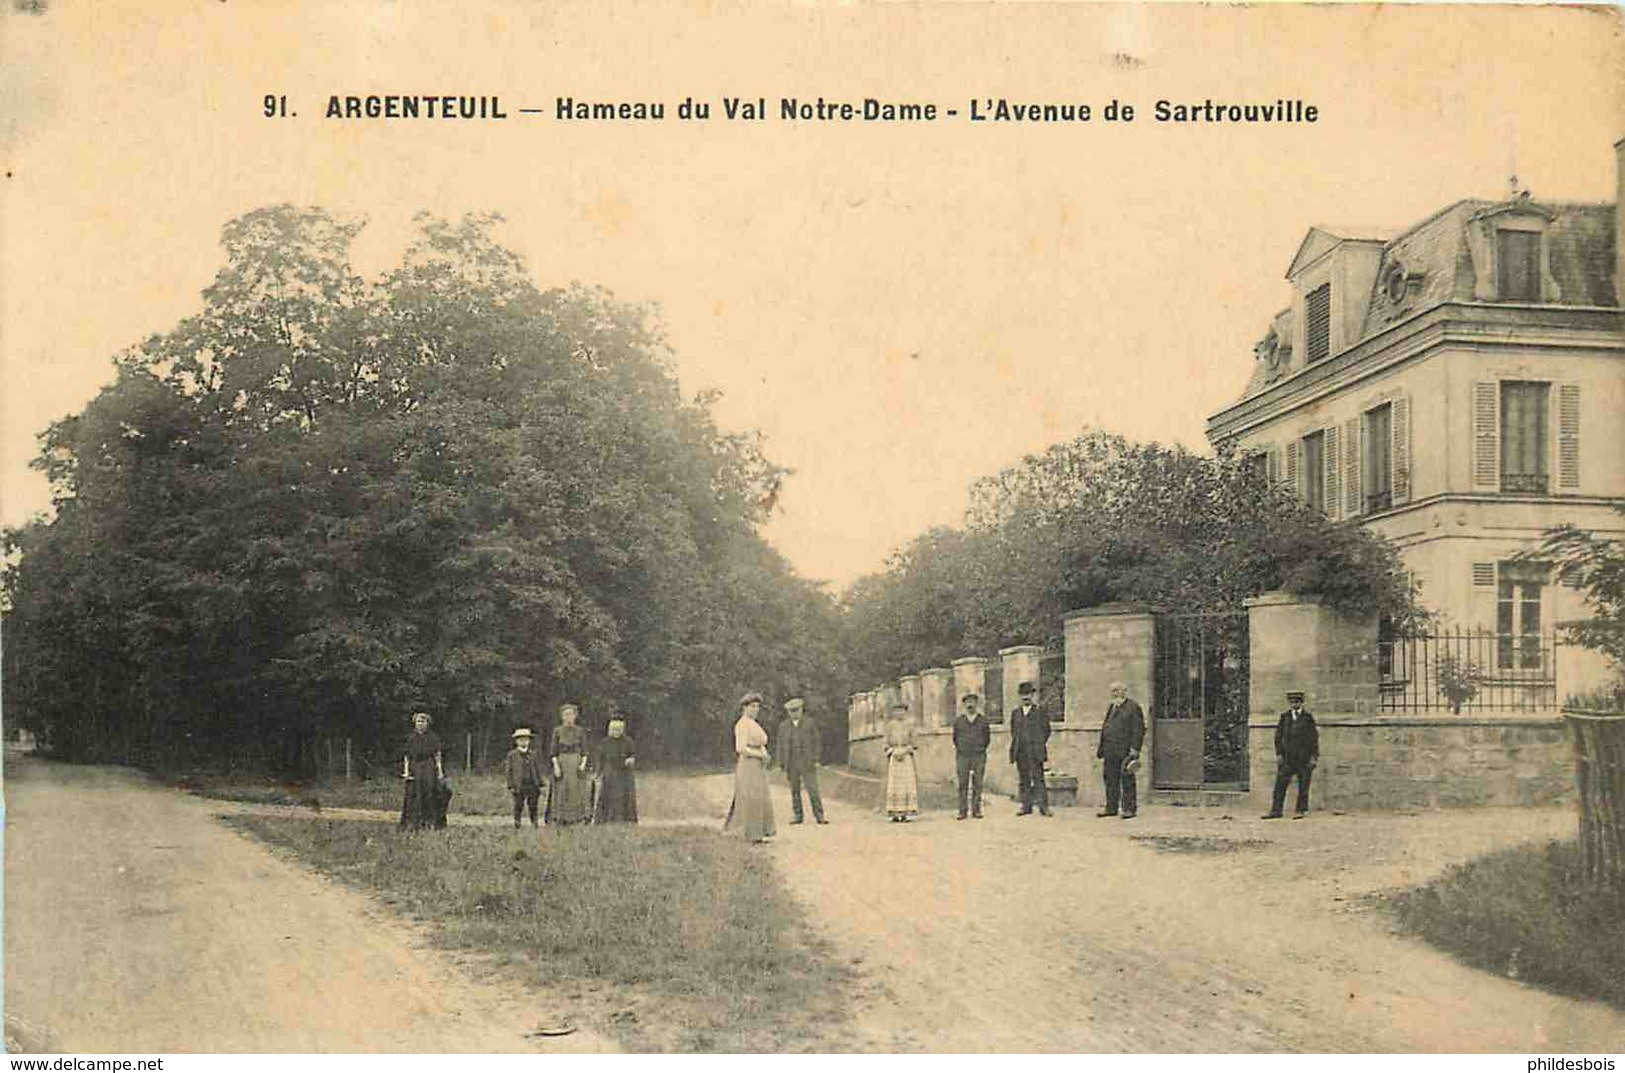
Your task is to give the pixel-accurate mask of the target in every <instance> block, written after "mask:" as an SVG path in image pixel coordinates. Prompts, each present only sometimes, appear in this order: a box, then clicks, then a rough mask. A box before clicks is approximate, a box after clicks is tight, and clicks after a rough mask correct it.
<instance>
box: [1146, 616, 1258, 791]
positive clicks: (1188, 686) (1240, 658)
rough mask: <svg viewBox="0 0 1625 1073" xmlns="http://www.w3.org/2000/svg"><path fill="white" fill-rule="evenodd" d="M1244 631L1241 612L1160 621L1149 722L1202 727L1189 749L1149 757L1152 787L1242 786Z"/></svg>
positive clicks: (1244, 777) (1161, 618) (1247, 633)
mask: <svg viewBox="0 0 1625 1073" xmlns="http://www.w3.org/2000/svg"><path fill="white" fill-rule="evenodd" d="M1248 626H1249V624H1248V617H1247V613H1246V612H1245V611H1228V612H1211V613H1188V614H1178V615H1159V616H1158V617H1157V627H1156V629H1157V648H1156V662H1155V676H1156V678H1155V685H1156V694H1155V696H1154V697H1153V698H1152V704H1153V712H1154V715H1153V718H1155V719H1157V720H1165V721H1168V722H1181V721H1187V720H1188V721H1190V722H1192V723H1196V722H1197V721H1200V722H1199V725H1200V737H1199V739H1198V738H1197V737H1196V736H1195V735H1196V731H1195V730H1194V729H1193V730H1192V731H1190V735H1191V743H1190V747H1189V748H1184V749H1180V750H1175V751H1169V750H1164V751H1163V754H1162V755H1161V756H1160V757H1158V756H1153V769H1154V770H1153V772H1152V776H1153V781H1154V782H1155V783H1156V784H1157V785H1168V786H1172V785H1217V784H1233V785H1245V784H1246V782H1247V777H1248V770H1247V768H1248V763H1247V709H1248V689H1249V682H1250V667H1249V663H1250V655H1251V646H1250V639H1249V638H1250V631H1249V628H1248ZM1181 736H1183V735H1181ZM1198 740H1199V741H1200V744H1199V745H1197V744H1195V743H1196V742H1197V741H1198ZM1176 752H1177V754H1178V755H1175V753H1176ZM1159 768H1160V770H1158V769H1159Z"/></svg>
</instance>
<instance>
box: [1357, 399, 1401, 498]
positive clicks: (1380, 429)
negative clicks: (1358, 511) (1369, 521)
mask: <svg viewBox="0 0 1625 1073" xmlns="http://www.w3.org/2000/svg"><path fill="white" fill-rule="evenodd" d="M1393 432H1394V408H1393V406H1392V405H1390V404H1388V403H1384V404H1382V405H1381V406H1379V407H1377V408H1376V409H1375V410H1367V411H1366V412H1365V473H1364V477H1365V509H1366V510H1367V511H1368V512H1369V511H1374V510H1387V509H1388V508H1389V507H1391V506H1393V505H1394V484H1393V478H1394V469H1393V458H1394V456H1393V448H1394V442H1393Z"/></svg>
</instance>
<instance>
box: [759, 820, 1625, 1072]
mask: <svg viewBox="0 0 1625 1073" xmlns="http://www.w3.org/2000/svg"><path fill="white" fill-rule="evenodd" d="M776 803H777V804H778V806H779V809H778V816H779V822H780V824H781V828H780V837H779V839H778V840H777V841H776V843H775V844H774V845H773V847H772V850H771V851H772V852H773V854H774V856H775V857H776V859H777V861H778V863H779V864H780V865H781V866H782V870H783V872H784V874H785V875H786V876H787V877H788V878H789V880H790V882H791V885H792V887H793V888H794V890H795V891H796V892H797V894H798V895H799V896H800V897H801V898H802V900H803V901H804V902H805V903H806V904H807V905H808V906H809V907H812V908H813V909H814V911H815V913H816V915H817V918H818V919H819V921H820V923H821V925H822V927H823V929H824V931H825V932H826V934H828V935H829V936H830V937H831V938H832V939H833V940H834V941H835V943H836V946H837V947H838V949H839V950H840V952H841V953H842V954H844V955H846V956H848V957H850V958H862V969H863V972H864V975H865V977H866V979H867V980H868V982H869V984H870V990H869V993H868V994H867V995H866V996H865V997H864V998H863V999H862V1001H861V1003H860V1008H859V1010H858V1013H857V1025H856V1029H857V1031H858V1033H859V1035H860V1039H861V1044H860V1045H861V1046H862V1047H864V1048H865V1049H885V1050H916V1049H919V1050H928V1051H1000V1052H1011V1051H1130V1052H1189V1051H1223V1052H1235V1051H1375V1052H1396V1051H1397V1052H1412V1051H1433V1052H1438V1051H1475V1052H1484V1051H1511V1052H1546V1051H1555V1052H1583V1051H1593V1052H1595V1051H1599V1050H1602V1051H1618V1050H1620V1049H1621V1048H1625V1013H1621V1012H1619V1011H1615V1010H1612V1009H1609V1008H1608V1007H1606V1006H1603V1005H1601V1004H1598V1003H1587V1002H1578V1001H1573V1000H1569V999H1563V998H1558V997H1555V996H1552V995H1549V994H1547V993H1545V992H1543V991H1540V990H1538V989H1536V988H1533V987H1529V986H1525V985H1522V984H1520V983H1518V982H1516V981H1514V980H1510V979H1504V978H1500V977H1497V976H1494V975H1491V974H1488V973H1484V972H1480V971H1476V970H1473V969H1470V968H1467V967H1465V966H1463V965H1460V964H1458V963H1457V962H1455V961H1453V960H1452V959H1450V958H1449V957H1448V956H1446V955H1444V954H1441V953H1438V952H1437V951H1435V950H1433V949H1431V948H1429V947H1427V946H1424V945H1422V944H1421V943H1418V942H1415V941H1413V940H1411V939H1408V938H1404V937H1401V936H1398V935H1396V934H1393V933H1392V931H1391V929H1390V924H1389V921H1388V918H1387V917H1386V916H1385V915H1384V914H1382V913H1379V912H1377V911H1376V910H1374V909H1373V908H1371V907H1370V905H1369V903H1367V902H1365V901H1364V900H1363V898H1362V895H1364V894H1366V893H1368V892H1372V891H1377V890H1381V889H1385V888H1391V887H1395V886H1400V885H1403V884H1406V883H1409V882H1412V881H1415V880H1419V879H1423V878H1426V877H1428V876H1430V875H1432V874H1434V873H1436V872H1437V871H1439V870H1441V869H1442V868H1443V867H1444V866H1445V865H1447V864H1449V863H1451V862H1453V861H1458V860H1464V859H1466V858H1468V857H1471V856H1474V855H1476V854H1478V853H1481V852H1484V851H1485V850H1487V849H1491V848H1493V847H1496V846H1500V845H1508V844H1512V843H1515V842H1519V841H1524V840H1527V839H1531V838H1542V839H1544V838H1551V837H1562V836H1567V835H1569V834H1571V833H1572V831H1573V824H1574V819H1573V816H1572V813H1570V812H1567V811H1564V810H1543V811H1529V810H1503V811H1456V812H1434V813H1426V814H1421V815H1412V816H1403V815H1358V816H1354V815H1351V816H1331V815H1319V816H1313V817H1311V818H1309V819H1307V820H1304V821H1301V822H1299V821H1292V820H1281V821H1273V822H1265V821H1262V820H1260V819H1258V818H1257V817H1256V816H1251V815H1249V816H1238V817H1236V818H1234V819H1227V818H1222V813H1220V812H1219V811H1218V810H1215V809H1178V808H1171V807H1153V808H1149V809H1145V810H1142V812H1141V814H1140V816H1139V818H1137V819H1135V820H1132V821H1126V822H1125V821H1122V820H1118V819H1096V818H1095V816H1094V813H1093V810H1085V809H1063V810H1058V811H1057V815H1056V816H1055V818H1053V819H1043V818H1040V817H1038V816H1032V817H1023V818H1017V817H1016V816H1015V815H1014V814H1013V813H1014V809H1013V806H1011V805H1010V803H1009V802H1008V801H1006V800H1004V799H1002V798H1001V799H998V800H997V801H996V802H994V803H990V806H989V808H988V810H987V812H988V818H987V819H985V820H983V821H981V822H980V823H978V822H976V821H974V820H967V821H964V822H959V821H956V820H954V819H953V817H952V815H951V814H945V813H937V814H931V815H928V816H926V817H925V818H923V819H922V820H919V821H917V822H913V823H910V824H907V825H893V824H890V823H887V822H886V821H885V819H884V818H883V817H880V816H879V815H877V814H874V813H865V812H862V811H859V810H856V809H853V808H850V807H841V806H839V805H836V806H834V807H833V808H832V811H831V819H832V820H833V822H832V823H831V825H830V826H827V827H814V826H812V825H810V824H809V825H806V826H800V827H784V826H783V824H784V823H785V820H786V819H787V812H788V798H787V796H785V795H784V794H783V792H782V788H781V789H780V790H779V796H778V797H777V802H776Z"/></svg>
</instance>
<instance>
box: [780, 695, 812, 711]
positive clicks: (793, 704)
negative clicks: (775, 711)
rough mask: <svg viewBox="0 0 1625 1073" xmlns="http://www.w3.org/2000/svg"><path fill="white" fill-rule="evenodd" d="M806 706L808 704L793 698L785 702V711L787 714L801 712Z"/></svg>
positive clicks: (800, 699) (798, 698)
mask: <svg viewBox="0 0 1625 1073" xmlns="http://www.w3.org/2000/svg"><path fill="white" fill-rule="evenodd" d="M806 706H807V702H806V701H805V700H803V699H802V698H800V697H791V698H790V699H789V700H787V701H785V702H784V710H785V711H787V712H799V711H800V710H801V709H803V708H805V707H806Z"/></svg>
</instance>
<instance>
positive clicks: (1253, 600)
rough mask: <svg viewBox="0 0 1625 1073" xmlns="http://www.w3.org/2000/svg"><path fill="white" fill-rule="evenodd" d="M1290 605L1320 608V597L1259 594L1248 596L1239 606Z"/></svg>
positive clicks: (1270, 593)
mask: <svg viewBox="0 0 1625 1073" xmlns="http://www.w3.org/2000/svg"><path fill="white" fill-rule="evenodd" d="M1290 604H1310V605H1312V606H1315V607H1319V606H1320V597H1318V596H1315V595H1313V594H1307V593H1306V594H1301V595H1300V594H1299V593H1295V592H1261V593H1259V594H1258V595H1257V596H1249V597H1247V598H1246V599H1245V600H1243V601H1241V606H1242V607H1246V608H1254V607H1285V606H1288V605H1290Z"/></svg>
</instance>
